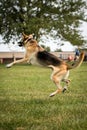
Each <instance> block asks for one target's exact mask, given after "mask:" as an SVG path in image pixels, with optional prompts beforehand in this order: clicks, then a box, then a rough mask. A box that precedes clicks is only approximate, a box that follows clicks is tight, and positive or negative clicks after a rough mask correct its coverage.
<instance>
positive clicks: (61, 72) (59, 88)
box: [50, 70, 66, 97]
mask: <svg viewBox="0 0 87 130" xmlns="http://www.w3.org/2000/svg"><path fill="white" fill-rule="evenodd" d="M65 73H66V70H59V71H55V72H53V73H52V77H51V79H52V80H53V82H54V83H55V84H56V86H57V90H56V91H55V92H53V93H51V94H50V97H52V96H54V95H56V94H57V93H60V92H62V91H63V89H62V86H61V85H60V82H61V80H62V78H63V75H64V74H65Z"/></svg>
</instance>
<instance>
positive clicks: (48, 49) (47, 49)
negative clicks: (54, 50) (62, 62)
mask: <svg viewBox="0 0 87 130" xmlns="http://www.w3.org/2000/svg"><path fill="white" fill-rule="evenodd" d="M41 46H42V47H43V48H44V49H45V50H46V51H48V52H50V47H48V46H47V47H46V46H45V45H41Z"/></svg>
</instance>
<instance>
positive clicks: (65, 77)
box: [62, 70, 71, 92]
mask: <svg viewBox="0 0 87 130" xmlns="http://www.w3.org/2000/svg"><path fill="white" fill-rule="evenodd" d="M68 77H69V70H68V71H67V72H66V74H65V75H64V77H63V79H62V81H63V82H65V84H66V85H65V86H64V88H63V90H62V92H65V91H66V90H67V89H68V86H69V83H70V82H71V80H70V79H68Z"/></svg>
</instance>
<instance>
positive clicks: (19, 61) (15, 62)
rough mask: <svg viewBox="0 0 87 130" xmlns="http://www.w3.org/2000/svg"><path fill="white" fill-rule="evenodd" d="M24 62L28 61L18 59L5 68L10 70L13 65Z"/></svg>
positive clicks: (26, 59)
mask: <svg viewBox="0 0 87 130" xmlns="http://www.w3.org/2000/svg"><path fill="white" fill-rule="evenodd" d="M26 61H28V58H23V59H20V60H16V61H14V62H12V63H10V64H7V65H6V67H7V68H10V67H11V66H12V65H14V64H18V63H23V62H26Z"/></svg>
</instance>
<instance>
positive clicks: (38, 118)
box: [0, 62, 87, 130]
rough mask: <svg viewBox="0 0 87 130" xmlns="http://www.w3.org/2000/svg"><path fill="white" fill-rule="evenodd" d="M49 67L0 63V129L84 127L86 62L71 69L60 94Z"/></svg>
mask: <svg viewBox="0 0 87 130" xmlns="http://www.w3.org/2000/svg"><path fill="white" fill-rule="evenodd" d="M50 74H51V70H50V69H47V68H38V67H35V66H29V65H15V66H13V67H12V68H9V69H7V68H5V65H0V130H87V63H86V62H85V63H83V64H82V66H81V67H80V68H77V69H74V70H71V73H70V79H71V84H70V86H69V89H68V91H66V92H65V93H64V94H63V93H61V94H57V95H56V96H54V97H49V94H50V93H51V92H53V91H55V90H56V87H55V85H54V83H53V82H52V81H51V80H50Z"/></svg>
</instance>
